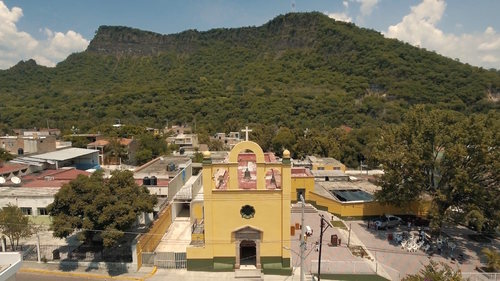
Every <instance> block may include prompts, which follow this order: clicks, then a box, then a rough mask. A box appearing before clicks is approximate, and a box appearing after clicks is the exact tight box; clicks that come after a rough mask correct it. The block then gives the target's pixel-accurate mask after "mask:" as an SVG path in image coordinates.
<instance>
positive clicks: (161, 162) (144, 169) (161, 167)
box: [134, 156, 191, 179]
mask: <svg viewBox="0 0 500 281" xmlns="http://www.w3.org/2000/svg"><path fill="white" fill-rule="evenodd" d="M189 163H191V159H189V158H188V157H184V156H178V157H176V156H173V157H158V158H156V159H154V160H152V161H150V162H148V163H146V164H144V165H142V166H141V167H139V168H137V169H136V170H135V171H134V178H136V179H142V178H144V177H147V176H155V177H157V178H170V177H174V176H175V175H177V173H179V171H180V170H181V169H183V168H185V167H186V166H187V165H188V164H189ZM174 165H175V167H174ZM172 168H173V169H172Z"/></svg>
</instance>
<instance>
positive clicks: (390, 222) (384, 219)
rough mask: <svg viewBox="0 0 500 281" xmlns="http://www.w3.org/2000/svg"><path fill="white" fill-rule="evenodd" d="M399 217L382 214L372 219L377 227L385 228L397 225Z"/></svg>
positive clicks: (400, 221) (400, 220)
mask: <svg viewBox="0 0 500 281" xmlns="http://www.w3.org/2000/svg"><path fill="white" fill-rule="evenodd" d="M402 221H403V220H402V219H401V218H400V217H396V216H393V215H384V216H381V217H380V218H378V219H376V220H375V221H374V224H375V227H376V228H377V229H385V228H389V227H395V226H399V225H400V224H401V223H402Z"/></svg>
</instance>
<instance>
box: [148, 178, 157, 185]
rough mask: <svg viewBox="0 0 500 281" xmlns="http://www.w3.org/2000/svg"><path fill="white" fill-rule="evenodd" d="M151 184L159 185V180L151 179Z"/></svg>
mask: <svg viewBox="0 0 500 281" xmlns="http://www.w3.org/2000/svg"><path fill="white" fill-rule="evenodd" d="M149 182H150V184H151V185H158V180H157V179H156V177H155V176H152V177H150V178H149Z"/></svg>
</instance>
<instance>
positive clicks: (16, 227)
mask: <svg viewBox="0 0 500 281" xmlns="http://www.w3.org/2000/svg"><path fill="white" fill-rule="evenodd" d="M0 232H2V233H3V234H5V235H6V236H7V237H8V238H9V241H10V245H11V247H12V249H13V250H16V248H17V246H19V239H20V238H25V237H30V236H31V234H32V228H31V226H30V224H29V219H28V217H27V216H25V215H24V214H23V212H22V211H21V209H19V208H18V207H17V206H14V205H11V204H8V205H7V207H3V208H2V209H1V210H0Z"/></svg>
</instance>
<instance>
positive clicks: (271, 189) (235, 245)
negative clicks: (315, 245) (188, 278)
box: [187, 141, 291, 273]
mask: <svg viewBox="0 0 500 281" xmlns="http://www.w3.org/2000/svg"><path fill="white" fill-rule="evenodd" d="M202 173H203V196H202V197H203V198H202V199H200V200H199V201H198V202H199V203H200V204H199V205H201V206H197V210H199V211H197V212H193V213H192V214H193V215H194V216H196V218H192V219H193V220H194V221H196V223H195V227H193V236H192V237H193V239H192V242H191V245H190V246H189V247H188V248H187V267H188V270H201V271H211V270H221V271H222V270H226V271H231V270H235V269H239V268H243V267H245V268H248V267H250V268H252V267H255V268H257V269H263V271H264V273H266V271H267V272H271V271H273V272H276V271H279V272H280V273H283V272H284V273H290V272H291V266H290V264H291V262H290V257H291V253H290V239H291V236H290V225H291V224H290V199H291V198H290V197H291V163H290V153H289V152H288V151H287V150H285V151H284V153H283V159H282V160H281V161H278V160H277V159H276V157H275V156H274V154H272V153H264V152H263V151H262V149H261V148H260V146H259V145H258V144H257V143H255V142H252V141H243V142H240V143H238V144H236V145H235V146H234V147H233V149H232V150H231V152H230V154H229V156H228V158H227V161H225V162H224V163H212V161H211V158H210V153H209V152H205V153H204V160H203V171H202Z"/></svg>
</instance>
